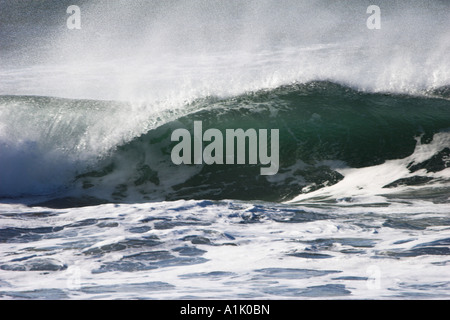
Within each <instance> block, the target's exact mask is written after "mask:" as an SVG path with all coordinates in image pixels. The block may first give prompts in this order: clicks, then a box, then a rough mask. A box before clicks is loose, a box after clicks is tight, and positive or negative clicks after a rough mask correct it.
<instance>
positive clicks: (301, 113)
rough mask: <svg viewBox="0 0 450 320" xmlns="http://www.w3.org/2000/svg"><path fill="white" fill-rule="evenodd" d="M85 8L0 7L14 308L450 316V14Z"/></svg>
mask: <svg viewBox="0 0 450 320" xmlns="http://www.w3.org/2000/svg"><path fill="white" fill-rule="evenodd" d="M71 2H72V1H65V0H62V1H56V0H48V1H31V0H30V1H26V0H23V1H6V0H0V21H2V23H1V25H0V39H1V40H0V299H8V300H9V299H165V300H166V299H167V300H172V299H276V300H279V299H449V298H450V56H449V52H450V3H448V2H447V1H433V2H431V3H426V4H421V3H418V2H415V1H401V2H397V1H377V2H378V3H377V5H378V6H379V7H380V9H381V28H380V29H369V28H368V27H367V25H366V20H367V19H368V18H369V17H370V15H371V14H370V13H367V7H368V6H369V5H371V4H372V3H371V1H358V3H355V2H351V3H350V2H345V3H342V2H337V1H328V0H327V1H326V0H322V1H299V0H295V1H294V0H292V1H290V0H285V1H273V0H258V1H256V0H255V1H233V2H228V1H219V0H208V1H201V0H194V1H182V0H179V1H175V0H170V1H140V0H136V1H133V2H130V1H122V0H115V1H101V0H99V1H81V0H80V1H76V2H77V3H76V5H77V6H78V7H79V9H80V15H79V18H80V27H81V28H80V29H70V28H68V23H69V22H70V21H72V20H70V19H72V18H73V13H72V11H70V12H69V13H67V12H66V9H67V8H68V7H69V6H70V5H73V4H75V3H71ZM68 21H69V22H68ZM198 121H201V123H202V125H203V130H204V131H205V130H207V129H218V130H220V132H222V133H223V134H225V132H226V130H227V129H240V128H242V129H244V130H248V129H256V130H258V129H268V130H271V129H278V130H279V170H278V172H277V174H276V175H271V176H264V175H261V174H260V169H261V165H260V164H240V165H226V164H224V165H219V164H213V165H207V164H197V165H194V164H193V165H175V164H174V163H173V161H172V159H171V151H172V149H173V148H174V146H175V145H176V142H173V141H171V134H172V133H173V132H174V131H175V130H176V129H180V128H185V129H187V130H189V131H190V132H192V130H193V126H194V122H198ZM247 147H248V146H247ZM247 151H248V148H247Z"/></svg>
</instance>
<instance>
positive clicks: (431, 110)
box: [75, 82, 450, 201]
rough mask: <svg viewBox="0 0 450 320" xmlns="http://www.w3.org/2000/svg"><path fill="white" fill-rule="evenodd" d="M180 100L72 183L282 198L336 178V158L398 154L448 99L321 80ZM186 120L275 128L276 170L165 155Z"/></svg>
mask: <svg viewBox="0 0 450 320" xmlns="http://www.w3.org/2000/svg"><path fill="white" fill-rule="evenodd" d="M444 91H445V90H444ZM190 107H193V108H194V109H196V110H199V111H197V112H194V113H191V114H189V115H186V116H183V117H181V118H178V119H177V120H175V121H170V122H168V123H166V124H164V125H161V126H159V127H157V128H155V129H152V130H150V131H148V132H147V133H145V134H143V135H141V136H139V137H137V138H135V139H134V140H132V141H131V142H129V143H126V144H124V145H122V146H120V147H118V148H117V149H116V150H115V151H114V152H112V153H111V154H110V155H109V156H107V157H105V158H103V159H102V160H101V161H100V163H99V164H97V165H96V166H95V167H91V169H89V170H87V171H86V172H83V173H81V174H79V175H78V176H77V177H76V179H75V185H76V186H77V187H78V188H79V190H83V193H84V194H88V195H95V196H98V197H102V198H109V199H112V200H115V201H125V200H131V201H148V200H175V199H240V200H267V201H284V200H289V199H292V198H293V197H295V196H296V195H298V194H301V193H304V192H311V191H314V190H317V189H320V188H323V187H325V186H330V185H333V184H336V183H337V182H339V181H340V180H342V179H343V175H342V174H340V173H339V172H338V171H337V170H338V169H339V168H342V167H344V166H348V167H353V168H363V167H370V166H374V165H378V164H382V163H384V162H385V161H386V160H392V159H403V158H405V157H408V156H410V155H411V154H412V153H413V152H414V150H415V148H416V145H417V143H418V141H420V143H422V144H427V143H430V142H431V141H432V140H433V137H434V135H435V134H437V133H439V132H445V130H448V129H449V128H450V102H449V101H448V100H447V99H445V98H443V96H442V97H434V98H432V97H413V96H404V95H392V94H380V93H362V92H358V91H354V90H352V89H350V88H348V87H343V86H340V85H337V84H333V83H328V82H313V83H309V84H305V85H290V86H284V87H280V88H277V89H274V90H267V91H259V92H255V93H249V94H246V95H242V96H238V97H232V98H226V99H218V98H209V99H203V100H199V101H196V102H195V103H194V106H192V105H191V106H190ZM194 121H201V122H202V125H203V132H204V131H206V130H207V129H210V128H214V129H219V130H220V131H221V132H222V134H223V136H224V137H225V135H226V130H227V129H239V128H241V129H243V130H247V129H256V130H258V129H268V130H269V131H270V129H278V130H279V160H280V163H279V171H278V173H277V174H276V175H274V176H262V175H261V174H260V169H261V167H262V166H261V165H260V164H256V165H249V164H247V165H226V164H223V165H218V164H213V165H205V164H202V165H184V164H182V165H179V166H177V165H175V164H173V163H172V160H171V151H172V149H173V148H174V146H175V145H176V144H177V143H178V142H172V141H171V135H172V133H173V131H174V130H176V129H179V128H185V129H187V130H188V131H189V132H190V133H191V135H193V127H194ZM444 134H445V135H448V134H449V133H448V132H447V133H444ZM206 145H208V143H207V142H205V143H204V146H206ZM439 151H442V152H441V153H440V154H438V155H435V156H436V157H437V158H438V159H437V160H436V161H437V163H443V166H442V168H441V170H443V169H444V168H446V167H447V162H445V161H446V160H445V159H446V158H445V157H446V153H445V146H442V150H439ZM247 152H248V145H247ZM439 159H440V160H439ZM439 161H440V162H439ZM392 182H394V181H392Z"/></svg>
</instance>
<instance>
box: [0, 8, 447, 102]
mask: <svg viewBox="0 0 450 320" xmlns="http://www.w3.org/2000/svg"><path fill="white" fill-rule="evenodd" d="M66 2H67V3H66ZM66 4H67V6H68V5H70V4H72V3H69V2H68V1H57V2H55V1H47V2H45V3H42V2H38V3H32V4H31V5H29V6H28V5H27V6H23V5H20V4H11V3H7V2H5V1H2V2H1V5H2V7H3V8H4V9H5V10H2V12H3V13H2V17H3V16H4V18H5V19H6V21H7V23H6V24H5V25H4V26H2V27H1V28H0V32H1V33H2V35H3V34H6V35H8V37H5V38H6V39H8V41H6V40H5V43H7V44H8V45H6V46H5V47H4V48H3V49H2V51H3V52H4V55H3V56H4V58H3V61H4V63H3V66H2V68H1V70H0V72H1V73H2V76H3V77H2V79H6V78H7V79H8V80H7V81H5V80H2V89H1V91H0V93H2V94H35V95H53V96H60V97H71V98H95V99H120V100H146V101H155V100H161V99H168V100H171V101H172V100H173V101H183V100H189V99H193V98H199V97H203V96H207V95H222V96H225V95H236V94H241V93H243V92H246V91H252V90H258V89H261V88H275V87H278V86H280V85H283V84H288V83H292V82H308V81H312V80H331V81H334V82H338V83H343V84H345V85H349V86H352V87H356V88H359V89H362V90H370V91H390V92H407V93H417V92H421V91H423V90H427V89H430V88H436V87H440V86H444V85H448V84H449V83H448V81H449V79H450V65H449V61H448V55H447V53H448V52H449V49H450V32H449V31H448V30H450V28H449V24H450V22H449V21H450V20H449V19H448V12H450V10H449V4H448V3H447V2H444V1H435V2H433V3H431V4H430V3H427V4H421V3H398V2H395V3H392V1H381V2H380V1H379V4H378V5H379V6H380V8H381V29H380V30H369V29H368V28H367V26H366V20H367V18H368V17H369V15H368V14H367V13H366V10H367V7H368V5H370V3H369V2H367V3H366V2H358V3H354V2H351V3H342V2H336V1H325V0H324V1H297V0H296V1H293V0H292V1H291V0H286V1H281V2H280V1H273V0H263V1H260V0H258V1H256V0H255V1H233V2H224V1H218V0H213V1H201V0H197V1H174V0H172V1H151V2H148V1H140V0H138V1H133V2H131V3H130V2H129V1H121V0H120V1H119V0H117V1H114V2H113V1H95V2H88V1H81V2H80V3H79V6H80V10H81V29H80V30H69V29H68V28H67V27H66V24H65V22H66V19H67V18H68V16H69V15H68V14H67V13H66V11H65V9H66V7H67V6H66ZM40 16H41V17H43V19H42V21H40V20H39V19H38V17H40ZM2 20H3V19H2ZM18 25H20V26H22V27H20V28H19V27H17V26H18Z"/></svg>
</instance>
